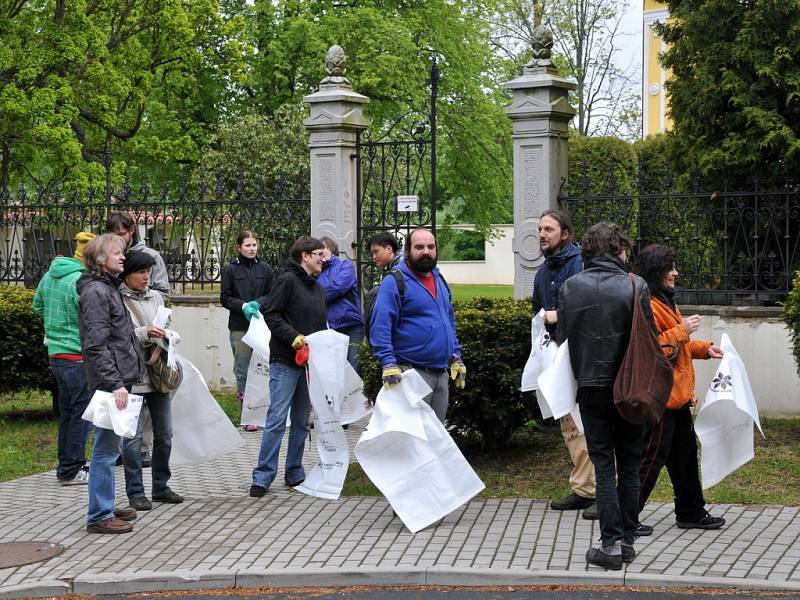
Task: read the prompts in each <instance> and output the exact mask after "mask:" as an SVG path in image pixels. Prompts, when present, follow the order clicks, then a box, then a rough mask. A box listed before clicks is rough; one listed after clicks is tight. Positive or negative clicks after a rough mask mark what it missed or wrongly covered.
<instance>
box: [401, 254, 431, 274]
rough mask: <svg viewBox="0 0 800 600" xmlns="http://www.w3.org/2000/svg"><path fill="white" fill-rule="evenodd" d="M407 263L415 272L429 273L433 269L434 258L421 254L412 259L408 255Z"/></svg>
mask: <svg viewBox="0 0 800 600" xmlns="http://www.w3.org/2000/svg"><path fill="white" fill-rule="evenodd" d="M408 264H410V265H411V268H412V269H414V270H415V271H416V272H417V273H430V272H431V271H433V267H435V266H436V259H435V258H431V257H430V256H421V257H420V258H418V259H414V258H413V257H411V256H409V257H408Z"/></svg>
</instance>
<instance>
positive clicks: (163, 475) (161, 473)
mask: <svg viewBox="0 0 800 600" xmlns="http://www.w3.org/2000/svg"><path fill="white" fill-rule="evenodd" d="M142 396H143V397H144V402H145V404H146V405H147V408H148V409H149V410H150V419H151V420H152V422H153V458H152V462H151V469H152V474H153V495H156V496H157V495H158V494H161V493H163V492H164V491H165V490H166V489H167V484H168V483H169V478H170V476H171V475H172V473H171V471H170V470H169V457H170V454H171V453H172V398H171V397H170V395H169V394H161V393H159V392H147V393H144V394H142ZM143 426H144V420H143V419H139V426H138V428H137V429H136V435H135V436H134V437H132V438H131V439H128V440H124V441H123V442H122V464H123V465H125V492H126V493H127V495H128V498H135V497H136V496H144V495H145V494H144V483H143V482H142V431H143Z"/></svg>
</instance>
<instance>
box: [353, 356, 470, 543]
mask: <svg viewBox="0 0 800 600" xmlns="http://www.w3.org/2000/svg"><path fill="white" fill-rule="evenodd" d="M430 391H431V389H430V388H429V387H428V385H427V384H426V383H425V381H424V380H423V379H422V377H420V375H419V374H418V373H417V372H416V371H415V370H413V369H411V370H409V371H406V372H405V373H403V377H402V379H401V380H400V384H399V385H397V386H395V387H394V388H392V389H390V390H385V389H382V390H381V391H380V392H379V393H378V398H377V401H376V403H375V409H374V411H373V413H372V418H371V419H370V421H369V425H368V426H367V429H366V430H365V431H364V433H362V434H361V438H360V439H359V440H358V443H357V444H356V447H355V455H356V458H357V459H358V462H359V463H360V464H361V467H362V468H363V469H364V472H365V473H366V474H367V476H368V477H369V478H370V480H372V483H374V484H375V486H376V487H377V488H378V489H379V490H380V491H381V492H382V493H383V495H384V496H386V500H387V501H388V502H389V504H391V506H392V508H393V509H394V511H395V512H396V513H397V516H398V517H400V519H401V520H402V521H403V523H404V524H405V526H406V527H408V529H409V530H410V531H411V532H412V533H416V532H417V531H419V530H421V529H424V528H425V527H427V526H428V525H430V524H431V523H435V522H436V521H438V520H439V519H441V518H443V517H445V516H446V515H448V514H450V513H451V512H452V511H454V510H455V509H456V508H458V507H459V506H461V505H462V504H465V503H466V502H468V501H469V500H470V499H471V498H472V497H473V496H475V495H476V494H478V493H480V491H481V490H483V489H484V487H485V486H484V484H483V482H482V481H481V480H480V478H479V477H478V476H477V475H476V474H475V471H474V470H473V469H472V467H470V465H469V463H468V462H467V460H466V459H465V458H464V455H463V454H461V451H460V450H459V449H458V446H456V444H455V442H454V441H453V439H452V438H451V437H450V434H448V433H447V430H446V429H445V428H444V425H442V423H441V422H440V421H439V419H438V418H437V417H436V414H435V413H434V412H433V409H432V408H431V407H430V406H428V404H426V403H425V401H424V400H423V398H424V397H425V395H427V394H429V393H430Z"/></svg>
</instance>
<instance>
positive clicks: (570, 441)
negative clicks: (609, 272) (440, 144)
mask: <svg viewBox="0 0 800 600" xmlns="http://www.w3.org/2000/svg"><path fill="white" fill-rule="evenodd" d="M572 236H573V229H572V221H571V220H570V218H569V215H567V214H566V213H564V212H562V211H560V210H555V209H551V210H546V211H545V212H543V213H542V215H541V216H540V217H539V248H540V249H541V250H542V254H544V256H545V260H544V264H542V266H541V267H539V270H538V271H537V272H536V277H535V278H534V280H533V314H534V315H536V314H538V313H539V311H540V310H541V309H544V311H545V312H544V323H545V327H546V328H547V332H548V333H549V334H550V337H551V338H552V339H555V334H556V323H557V322H558V313H557V312H556V309H557V308H558V297H559V291H560V290H561V286H562V285H563V284H564V282H565V281H566V280H567V279H569V278H570V277H572V276H573V275H575V274H576V273H580V272H581V270H583V262H582V261H581V247H580V246H579V245H578V244H576V243H574V242H573V241H572ZM559 421H560V424H561V436H562V437H563V438H564V442H565V443H566V444H567V450H569V456H570V459H572V464H573V469H572V472H571V473H570V474H569V485H570V487H571V488H572V492H571V493H570V494H569V496H567V497H566V498H562V499H561V500H553V501H552V502H551V503H550V508H552V509H553V510H581V509H585V510H584V511H583V518H584V519H596V518H597V507H596V506H595V503H594V493H595V484H594V467H593V466H592V461H591V460H590V459H589V451H588V450H587V449H586V438H585V437H584V436H583V433H581V432H580V431H579V430H578V427H577V426H576V425H575V421H574V420H573V419H572V417H571V416H570V415H566V416H564V417H561V419H559Z"/></svg>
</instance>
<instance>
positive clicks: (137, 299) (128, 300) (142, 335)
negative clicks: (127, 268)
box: [119, 283, 164, 394]
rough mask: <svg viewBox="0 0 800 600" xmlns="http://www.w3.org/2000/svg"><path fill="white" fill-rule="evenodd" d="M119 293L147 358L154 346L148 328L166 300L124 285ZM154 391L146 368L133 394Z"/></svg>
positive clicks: (148, 289) (149, 291)
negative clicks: (148, 335)
mask: <svg viewBox="0 0 800 600" xmlns="http://www.w3.org/2000/svg"><path fill="white" fill-rule="evenodd" d="M119 291H120V293H121V294H122V301H123V302H124V304H125V307H126V308H127V309H128V312H129V313H130V315H131V322H132V323H133V331H134V333H135V334H136V339H137V340H138V341H139V349H140V350H141V352H142V356H143V357H145V356H147V352H146V350H147V348H148V347H150V346H153V345H154V342H153V341H152V340H151V339H150V338H148V337H147V328H148V327H150V326H152V325H153V321H154V320H155V318H156V313H157V312H158V309H159V307H161V306H164V299H163V298H162V297H161V294H159V293H157V292H155V291H153V290H151V289H150V288H147V289H145V290H144V291H143V292H137V291H134V290H132V289H130V288H129V287H128V286H127V285H125V284H124V283H123V284H121V285H120V286H119ZM140 315H141V317H142V318H143V320H142V321H140V320H139V316H140ZM152 391H153V388H152V387H151V386H150V375H149V374H148V372H147V369H146V368H145V369H144V372H143V374H142V379H141V380H140V381H139V383H137V384H136V385H135V386H133V392H134V393H135V394H144V393H147V392H152Z"/></svg>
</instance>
